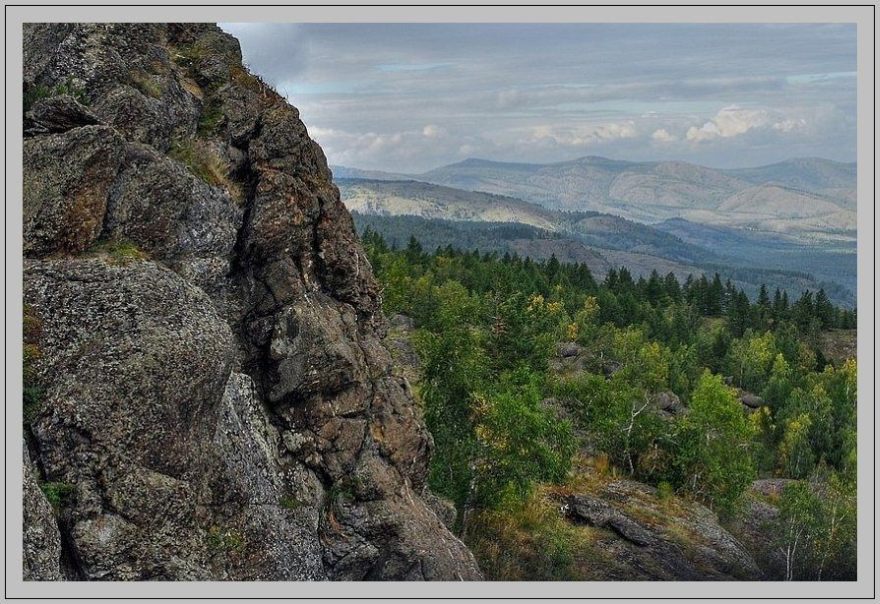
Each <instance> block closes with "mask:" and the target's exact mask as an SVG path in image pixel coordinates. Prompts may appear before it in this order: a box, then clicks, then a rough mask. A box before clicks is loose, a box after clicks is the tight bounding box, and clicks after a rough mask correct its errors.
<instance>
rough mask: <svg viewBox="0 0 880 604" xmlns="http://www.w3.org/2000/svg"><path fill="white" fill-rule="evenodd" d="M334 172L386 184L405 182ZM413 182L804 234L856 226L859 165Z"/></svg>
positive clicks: (660, 166)
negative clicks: (856, 191)
mask: <svg viewBox="0 0 880 604" xmlns="http://www.w3.org/2000/svg"><path fill="white" fill-rule="evenodd" d="M337 170H339V171H341V173H344V174H353V175H354V174H360V175H363V174H369V175H370V176H371V178H374V179H381V180H399V179H400V178H401V176H400V175H396V174H386V173H377V172H360V171H357V170H352V169H349V168H341V169H337ZM411 178H412V179H415V180H420V181H424V182H429V183H434V184H439V185H444V186H449V187H454V188H459V189H464V190H473V191H481V192H486V193H493V194H498V195H505V196H510V197H517V198H520V199H523V200H525V201H529V202H533V203H537V204H540V205H542V206H545V207H547V208H551V209H558V210H568V211H585V210H588V211H598V212H604V213H610V214H615V215H617V216H621V217H624V218H628V219H631V220H637V221H641V222H645V223H652V222H657V221H662V220H667V219H670V218H686V219H689V220H693V221H697V222H703V223H707V224H716V225H729V226H744V227H748V228H759V229H761V230H767V231H773V232H780V233H791V234H793V235H797V236H801V237H803V238H805V239H815V238H822V237H824V236H825V235H826V234H829V233H830V234H834V235H835V236H839V235H840V233H841V232H845V231H849V230H853V229H854V228H855V165H854V164H843V163H839V162H833V161H829V160H823V159H816V158H808V159H793V160H789V161H786V162H781V163H778V164H773V165H770V166H762V167H758V168H748V169H742V170H717V169H713V168H707V167H704V166H699V165H695V164H690V163H687V162H678V161H668V162H627V161H619V160H610V159H607V158H603V157H595V156H589V157H583V158H579V159H576V160H572V161H566V162H559V163H554V164H527V163H506V162H495V161H488V160H482V159H467V160H464V161H462V162H458V163H455V164H450V165H448V166H442V167H439V168H436V169H434V170H430V171H428V172H425V173H423V174H418V175H413V176H412V177H411Z"/></svg>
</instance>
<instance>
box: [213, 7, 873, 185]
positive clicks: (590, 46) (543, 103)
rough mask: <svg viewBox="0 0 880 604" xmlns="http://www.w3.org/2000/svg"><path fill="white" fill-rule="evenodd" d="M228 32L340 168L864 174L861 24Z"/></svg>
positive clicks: (321, 27) (339, 27) (288, 27)
mask: <svg viewBox="0 0 880 604" xmlns="http://www.w3.org/2000/svg"><path fill="white" fill-rule="evenodd" d="M221 27H223V29H224V30H226V31H228V32H230V33H232V34H233V35H235V36H237V37H238V38H239V40H240V42H241V47H242V53H243V55H244V60H245V63H246V64H247V65H248V67H249V68H250V69H251V70H252V71H254V72H256V73H259V74H261V75H262V76H263V77H265V78H266V79H267V80H268V81H269V82H270V83H271V84H273V85H274V86H275V87H276V89H278V91H279V92H280V93H282V94H283V95H284V96H286V97H287V98H288V100H289V101H290V102H291V103H292V104H293V105H295V106H296V107H297V108H298V109H299V111H300V116H301V118H302V120H303V121H304V122H305V124H306V126H307V127H308V130H309V133H310V135H311V136H312V138H314V139H315V140H316V141H318V143H320V145H321V146H322V147H323V149H324V152H325V153H326V155H327V158H328V160H329V162H330V164H331V165H343V166H349V167H357V168H363V169H373V170H386V171H392V172H408V173H418V172H422V171H426V170H429V169H431V168H435V167H438V166H441V165H445V164H449V163H453V162H457V161H461V160H463V159H466V158H471V157H478V158H483V159H493V160H499V161H513V162H528V163H551V162H556V161H565V160H569V159H573V158H577V157H583V156H586V155H600V156H604V157H611V158H615V159H625V160H634V161H646V160H683V161H691V162H694V163H699V164H702V165H707V166H712V167H728V168H729V167H744V166H756V165H762V164H767V163H772V162H776V161H782V160H784V159H789V158H791V157H806V156H816V157H825V158H828V159H834V160H838V161H855V156H856V30H855V25H850V24H827V25H825V24H342V23H340V24H280V23H273V24H268V23H265V24H264V23H244V24H242V23H239V24H230V23H227V24H221Z"/></svg>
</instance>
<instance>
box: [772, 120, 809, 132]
mask: <svg viewBox="0 0 880 604" xmlns="http://www.w3.org/2000/svg"><path fill="white" fill-rule="evenodd" d="M806 126H807V120H805V119H804V118H802V117H801V118H797V119H787V120H782V121H781V122H775V123H774V124H773V129H774V130H778V131H780V132H791V131H792V130H800V129H801V128H805V127H806Z"/></svg>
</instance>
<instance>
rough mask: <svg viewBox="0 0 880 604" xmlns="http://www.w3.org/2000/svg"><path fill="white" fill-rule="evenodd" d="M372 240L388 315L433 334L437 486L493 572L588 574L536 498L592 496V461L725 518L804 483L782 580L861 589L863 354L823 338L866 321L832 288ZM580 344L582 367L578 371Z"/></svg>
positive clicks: (789, 494)
mask: <svg viewBox="0 0 880 604" xmlns="http://www.w3.org/2000/svg"><path fill="white" fill-rule="evenodd" d="M362 239H363V243H364V246H365V248H366V250H367V253H368V256H369V259H370V262H371V264H372V266H373V269H374V271H375V274H376V275H377V277H378V279H379V281H380V282H381V284H382V287H383V291H384V293H383V300H384V302H383V304H384V310H385V313H386V314H387V315H388V316H395V315H404V316H406V317H408V318H409V320H411V321H412V324H413V327H414V329H413V332H412V343H413V346H414V348H415V350H416V351H417V353H418V358H419V363H420V369H419V378H418V384H417V385H416V386H415V390H416V393H417V395H418V399H419V400H420V401H421V404H422V405H423V410H424V415H425V419H426V422H427V425H428V428H429V430H430V432H431V434H432V436H433V439H434V453H433V458H432V461H431V467H430V475H429V484H430V487H431V489H432V490H433V491H434V492H435V493H437V494H438V495H440V496H442V497H444V498H446V499H448V500H450V501H452V502H453V503H454V504H455V508H456V511H457V513H456V517H455V531H456V532H457V534H458V535H459V536H460V537H461V538H462V539H463V540H464V541H465V543H467V544H468V545H469V546H470V547H471V549H472V551H474V553H475V555H476V556H477V559H478V562H479V563H480V565H481V568H482V569H483V570H484V572H485V573H486V574H487V577H488V578H494V579H511V578H529V579H534V580H546V579H554V578H577V575H576V573H575V574H574V575H570V574H568V575H567V574H566V570H565V569H566V568H570V567H571V560H572V559H573V556H576V551H574V550H576V544H575V543H573V542H572V540H571V539H570V538H569V536H568V534H567V533H566V532H565V529H564V528H561V527H560V526H559V524H558V523H557V522H556V521H555V520H554V519H553V518H550V517H548V516H547V514H545V513H534V510H533V508H534V505H533V504H534V498H535V493H536V492H537V491H538V490H540V489H546V488H550V487H552V488H555V489H563V488H565V487H566V485H569V486H571V485H576V484H577V483H578V481H579V480H580V479H581V477H580V476H579V473H580V471H581V470H580V469H581V468H582V467H583V465H584V459H585V458H589V459H590V460H591V467H593V468H597V467H598V468H600V469H601V471H602V472H603V473H605V474H608V475H612V476H622V477H627V478H631V479H633V480H637V481H640V482H643V483H645V484H648V485H652V486H653V487H656V489H657V492H658V493H659V494H661V495H664V496H665V495H668V496H670V497H675V498H677V499H680V500H682V501H694V502H698V503H700V504H702V505H704V506H706V507H708V508H709V509H711V510H712V511H713V512H715V513H716V514H717V515H718V518H719V519H720V521H721V522H722V523H724V522H732V521H733V520H734V519H735V518H736V517H737V515H738V514H740V513H741V512H742V503H743V500H744V495H745V493H746V491H747V490H748V488H749V486H750V485H751V484H752V483H753V481H755V480H756V479H758V478H769V477H772V478H780V479H790V480H786V481H784V484H785V485H786V486H785V487H784V489H783V490H782V491H781V493H779V494H778V495H777V496H775V497H774V498H773V501H772V503H773V504H774V506H776V507H777V508H778V514H776V515H775V516H774V517H773V520H772V523H771V524H770V525H768V526H767V527H766V531H767V534H768V536H769V537H768V538H769V539H770V542H771V543H770V547H771V548H772V550H773V552H774V555H778V556H779V557H780V559H781V560H782V564H781V566H780V567H779V568H778V569H777V574H778V576H777V577H776V578H780V579H788V580H834V579H854V578H855V575H856V563H855V556H856V553H855V549H856V508H855V494H856V362H855V359H854V358H848V359H843V360H841V359H835V360H831V359H829V358H826V355H825V353H824V352H823V350H822V346H821V341H822V335H823V334H825V333H829V331H832V330H833V331H836V332H840V330H854V329H855V327H856V321H857V316H856V311H855V310H852V309H846V308H841V307H837V306H835V305H833V304H832V303H831V302H830V301H829V299H828V296H827V295H826V294H825V292H824V291H823V290H821V289H820V290H819V291H816V292H809V291H805V292H803V293H799V294H798V295H790V294H789V293H788V292H786V291H780V290H778V289H777V290H775V291H773V292H772V293H771V292H770V291H769V290H768V288H766V287H764V286H762V287H761V289H760V292H759V295H758V296H757V298H756V299H754V300H751V299H750V298H749V297H748V296H747V295H746V294H745V293H744V292H743V291H742V290H737V289H736V288H735V287H734V286H732V285H731V284H730V282H729V281H728V282H727V283H724V282H722V280H721V278H720V277H719V276H718V275H717V274H716V275H715V276H714V278H707V277H706V276H704V275H703V276H699V277H689V278H688V279H687V280H685V281H684V282H683V283H681V282H679V281H678V280H677V279H676V277H675V276H674V275H671V274H670V275H666V276H662V275H659V274H657V273H656V272H654V273H653V274H651V275H650V277H649V278H647V279H645V278H639V279H637V280H636V279H633V277H632V275H631V274H630V272H629V271H628V270H627V269H626V268H620V269H617V270H611V271H609V273H608V274H607V275H605V276H604V277H600V276H594V275H593V274H591V272H590V270H589V269H588V268H587V266H586V265H584V264H564V263H560V262H558V261H557V260H556V258H555V257H552V258H550V259H549V260H547V261H542V262H536V261H532V260H531V259H529V258H521V257H518V256H516V255H512V254H504V255H500V254H498V253H481V252H479V251H461V250H456V249H453V248H451V247H446V248H437V249H436V250H435V251H433V252H429V251H426V250H425V249H423V248H422V246H421V244H420V243H419V241H418V240H416V239H415V238H411V239H410V241H409V244H408V245H407V246H406V247H404V248H401V249H395V248H393V247H391V246H389V245H388V244H387V243H386V242H385V241H384V240H383V238H382V237H381V235H379V234H378V233H377V232H376V231H373V230H372V229H369V228H368V229H367V230H366V231H365V232H364V234H363V238H362ZM852 333H854V332H852ZM566 348H571V349H573V350H577V351H578V354H579V357H580V358H583V359H585V361H584V363H583V364H582V366H580V367H578V368H576V369H574V370H573V369H572V368H570V367H562V366H560V364H559V362H558V358H559V357H560V356H563V357H564V356H566V353H565V352H564V351H565V349H566ZM560 351H562V352H560ZM658 399H660V400H675V401H676V405H680V406H681V407H682V408H683V410H684V412H682V413H676V414H674V415H672V416H669V414H664V413H661V412H658V409H657V404H656V403H657V400H658ZM530 510H531V511H530ZM523 535H525V537H523ZM498 544H504V546H503V549H504V550H505V551H503V552H500V551H499V545H498Z"/></svg>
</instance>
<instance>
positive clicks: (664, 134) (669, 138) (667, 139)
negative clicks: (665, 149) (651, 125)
mask: <svg viewBox="0 0 880 604" xmlns="http://www.w3.org/2000/svg"><path fill="white" fill-rule="evenodd" d="M651 138H652V139H653V140H655V141H657V142H660V143H671V142H674V141H677V140H678V137H676V136H675V135H674V134H670V133H669V131H668V130H667V129H666V128H658V129H657V130H654V132H653V133H652V134H651Z"/></svg>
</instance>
